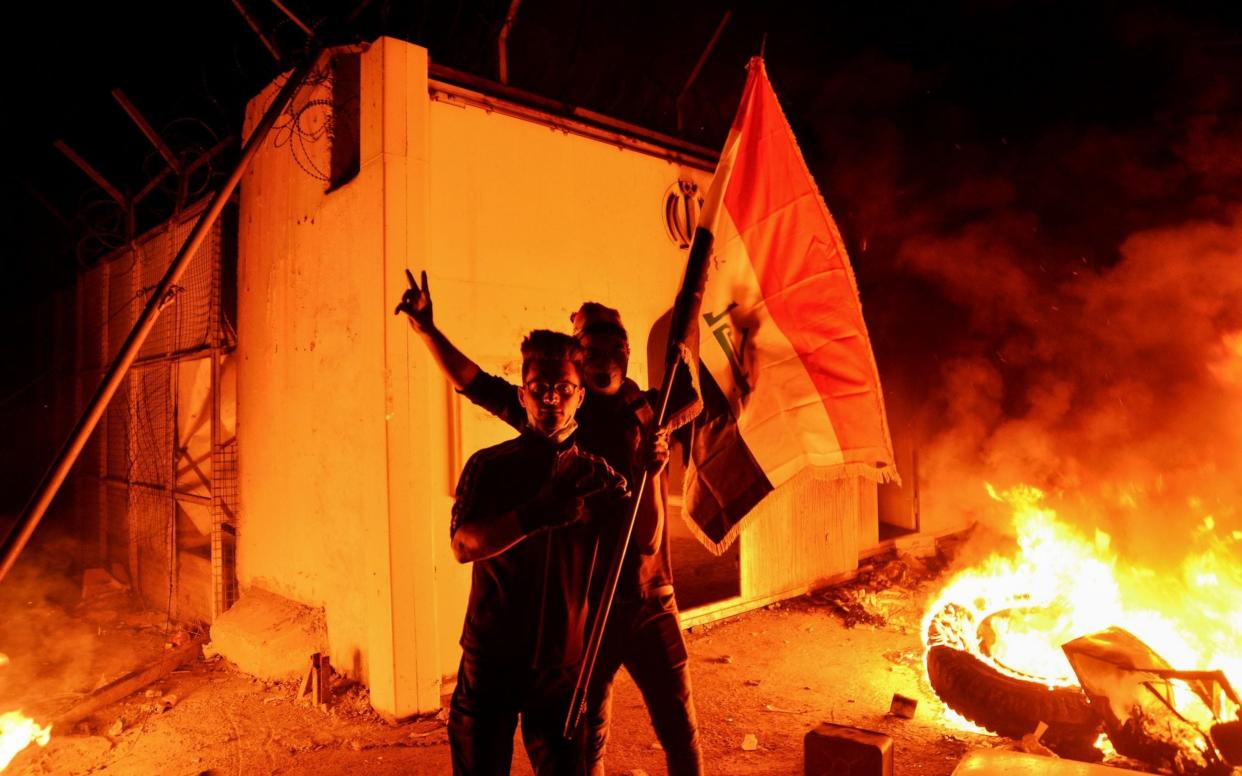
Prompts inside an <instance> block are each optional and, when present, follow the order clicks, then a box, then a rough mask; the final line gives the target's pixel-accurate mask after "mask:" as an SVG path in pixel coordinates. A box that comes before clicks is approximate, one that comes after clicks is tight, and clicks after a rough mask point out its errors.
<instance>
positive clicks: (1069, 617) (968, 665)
mask: <svg viewBox="0 0 1242 776" xmlns="http://www.w3.org/2000/svg"><path fill="white" fill-rule="evenodd" d="M989 492H990V493H991V494H992V496H993V497H994V498H996V499H998V500H1002V501H1004V502H1006V503H1007V504H1008V505H1009V506H1010V507H1011V508H1012V509H1013V527H1014V534H1015V539H1016V546H1015V547H1014V548H1013V549H1012V550H1009V551H1006V552H1001V553H993V554H992V555H990V556H988V557H987V558H986V559H984V560H983V561H982V562H980V563H979V564H977V565H975V566H973V567H972V568H970V569H967V570H966V571H963V572H961V573H959V574H957V575H955V576H953V577H952V578H951V579H950V580H949V582H948V583H947V584H946V585H945V587H944V589H943V590H942V591H941V592H940V594H939V595H938V596H937V597H936V599H935V601H934V603H933V604H932V606H931V607H929V609H928V611H927V613H926V615H925V617H924V622H923V624H924V628H923V633H924V638H925V640H926V641H925V643H926V646H927V652H926V662H925V666H926V668H927V671H928V679H929V681H930V683H931V684H932V687H933V688H935V690H936V692H937V693H938V694H939V695H940V696H941V698H942V700H944V701H945V702H946V704H948V705H950V706H952V707H953V708H954V709H955V710H956V711H957V712H959V713H961V714H962V715H963V716H965V717H967V718H969V719H970V720H971V721H973V722H975V723H977V724H980V725H983V726H984V727H986V728H988V729H990V730H992V731H994V732H997V733H1000V734H1002V735H1006V736H1010V737H1014V738H1021V737H1023V736H1025V735H1029V734H1030V732H1031V731H1033V730H1034V729H1035V728H1036V727H1037V726H1038V724H1039V723H1040V722H1044V723H1046V724H1047V725H1048V733H1047V734H1046V735H1045V737H1044V739H1043V740H1044V743H1045V744H1046V745H1048V746H1049V747H1051V748H1052V749H1054V750H1056V751H1058V752H1059V753H1062V754H1065V755H1068V756H1073V757H1079V758H1084V759H1086V758H1091V757H1094V758H1096V759H1098V758H1099V757H1101V756H1102V754H1101V753H1100V751H1099V748H1098V747H1097V746H1096V744H1097V739H1098V737H1099V732H1100V729H1101V727H1102V726H1103V727H1105V728H1108V729H1109V732H1110V733H1114V734H1118V733H1119V732H1120V731H1121V730H1122V728H1123V727H1124V725H1125V724H1126V723H1125V718H1124V717H1122V716H1119V715H1115V714H1114V715H1112V716H1108V715H1104V714H1103V713H1102V711H1103V708H1102V707H1101V708H1100V709H1096V708H1093V706H1092V704H1091V703H1089V702H1088V701H1087V697H1086V695H1085V694H1084V693H1083V691H1082V689H1081V688H1080V687H1079V686H1078V677H1077V676H1075V671H1074V670H1073V668H1071V665H1070V663H1069V661H1068V660H1067V659H1066V654H1065V651H1063V649H1062V647H1063V645H1067V644H1068V643H1069V642H1072V641H1074V640H1075V639H1081V638H1082V637H1084V636H1088V635H1092V634H1095V637H1096V638H1099V637H1100V635H1101V633H1102V632H1105V633H1108V632H1117V631H1120V629H1124V631H1128V634H1127V635H1128V636H1129V638H1131V639H1133V640H1134V642H1135V643H1139V644H1142V645H1143V648H1144V650H1145V652H1144V654H1148V653H1150V654H1152V655H1160V656H1161V657H1162V659H1161V660H1160V661H1159V663H1158V664H1154V663H1153V664H1152V665H1133V666H1131V667H1132V668H1138V669H1151V670H1154V671H1157V672H1160V671H1171V670H1172V669H1170V668H1169V666H1170V665H1172V666H1178V667H1182V668H1212V669H1223V670H1222V671H1220V673H1219V675H1220V677H1221V679H1222V680H1223V681H1222V682H1218V684H1227V683H1228V676H1230V675H1231V676H1232V677H1233V678H1234V682H1235V684H1236V681H1237V677H1238V676H1239V675H1242V621H1240V620H1239V618H1240V617H1242V568H1240V567H1239V564H1238V563H1237V561H1236V552H1237V550H1238V546H1239V543H1240V541H1239V540H1240V539H1242V536H1239V535H1238V533H1237V532H1234V533H1232V534H1230V535H1228V536H1226V537H1223V538H1222V537H1220V536H1218V535H1217V531H1216V525H1215V521H1214V520H1213V519H1212V518H1211V516H1205V517H1204V518H1203V519H1202V521H1201V523H1200V525H1199V526H1198V528H1196V529H1195V531H1194V532H1192V535H1190V536H1187V537H1186V544H1187V545H1192V546H1193V551H1192V552H1191V553H1190V554H1189V555H1188V556H1187V557H1186V558H1185V559H1183V560H1182V562H1181V563H1180V565H1179V566H1178V570H1177V571H1174V572H1168V573H1159V572H1157V571H1154V570H1152V569H1149V568H1143V567H1139V566H1136V565H1133V564H1126V563H1124V562H1122V561H1121V560H1120V559H1119V558H1118V557H1117V555H1116V553H1115V552H1114V551H1113V550H1112V548H1111V545H1112V542H1111V539H1110V537H1109V536H1108V535H1106V534H1104V533H1102V532H1098V531H1097V532H1096V533H1095V534H1094V535H1093V536H1091V537H1089V538H1088V537H1087V536H1086V535H1084V534H1083V533H1082V532H1080V531H1078V530H1076V529H1074V528H1073V527H1071V526H1069V525H1066V524H1065V523H1063V522H1061V521H1059V520H1058V519H1057V516H1056V514H1055V512H1053V511H1052V510H1050V509H1047V508H1045V507H1043V506H1042V500H1043V494H1042V493H1040V492H1039V491H1038V490H1036V489H1034V488H1029V487H1020V488H1015V489H1013V490H1010V491H1006V492H1004V493H996V492H995V491H993V490H992V489H991V488H989ZM1130 634H1133V635H1132V636H1131V635H1130ZM1127 643H1129V642H1127ZM1166 660H1167V662H1166ZM1148 673H1151V671H1148ZM1175 673H1185V672H1175ZM1200 673H1207V672H1200ZM1157 678H1160V682H1158V683H1157V682H1155V681H1153V680H1152V679H1151V677H1147V678H1146V679H1145V680H1144V681H1146V682H1147V685H1150V686H1147V685H1144V684H1142V682H1139V683H1138V684H1137V685H1136V684H1134V683H1133V682H1132V683H1130V684H1129V685H1127V686H1128V687H1130V688H1131V689H1133V687H1135V686H1138V687H1140V688H1141V689H1142V692H1143V693H1145V694H1147V695H1150V696H1151V698H1150V700H1151V701H1152V703H1153V704H1156V705H1154V706H1151V707H1150V708H1149V709H1148V716H1159V715H1160V714H1162V713H1167V714H1168V715H1169V716H1170V717H1171V718H1173V719H1176V720H1178V721H1179V724H1180V723H1181V719H1180V718H1179V716H1178V715H1180V717H1183V718H1184V725H1183V727H1184V728H1185V731H1186V732H1185V734H1184V735H1179V736H1178V737H1176V738H1175V739H1173V743H1174V744H1175V749H1177V750H1179V751H1182V752H1183V754H1184V755H1185V757H1184V758H1183V759H1185V760H1187V761H1190V762H1192V763H1193V765H1192V769H1193V768H1194V767H1197V768H1198V769H1199V771H1200V772H1204V771H1207V770H1210V768H1211V764H1210V762H1209V761H1210V757H1209V758H1204V757H1203V756H1202V753H1203V752H1204V751H1206V749H1207V748H1208V747H1210V743H1207V742H1206V741H1205V739H1206V737H1207V734H1208V731H1209V729H1210V728H1212V726H1213V725H1216V726H1220V725H1221V724H1224V725H1233V724H1235V723H1234V722H1233V721H1234V720H1236V718H1237V716H1238V704H1237V701H1236V698H1233V697H1228V695H1227V694H1226V695H1219V694H1218V696H1213V697H1214V700H1213V702H1212V704H1207V703H1205V702H1204V701H1203V697H1204V692H1200V691H1197V690H1196V686H1197V685H1195V684H1194V683H1193V682H1186V681H1182V680H1179V679H1177V678H1176V677H1172V676H1165V677H1163V678H1161V677H1157ZM1088 689H1089V690H1090V689H1091V688H1088ZM1200 689H1201V688H1200ZM1097 695H1098V693H1097ZM1110 697H1111V696H1110ZM1097 702H1099V701H1097ZM1165 727H1166V728H1167V727H1168V725H1166V726H1165ZM1194 731H1199V732H1198V733H1197V734H1196V733H1194ZM1224 732H1225V733H1230V731H1228V730H1227V731H1224ZM1218 737H1219V736H1218ZM1113 743H1114V744H1115V745H1117V748H1118V750H1123V749H1130V750H1131V751H1133V750H1134V748H1133V747H1132V746H1126V745H1125V744H1123V743H1119V742H1118V741H1116V740H1114V741H1113ZM1220 748H1221V750H1222V751H1223V750H1224V749H1225V748H1226V747H1225V746H1221V747H1220ZM1151 751H1153V752H1154V751H1155V750H1151ZM1123 753H1124V752H1123ZM1160 759H1167V758H1160Z"/></svg>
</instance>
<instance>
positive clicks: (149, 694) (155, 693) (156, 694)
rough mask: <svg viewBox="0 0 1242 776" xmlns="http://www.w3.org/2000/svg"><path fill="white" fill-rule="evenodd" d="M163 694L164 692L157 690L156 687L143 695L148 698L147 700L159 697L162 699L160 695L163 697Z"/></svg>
mask: <svg viewBox="0 0 1242 776" xmlns="http://www.w3.org/2000/svg"><path fill="white" fill-rule="evenodd" d="M162 694H163V693H162V691H160V690H157V689H155V688H154V687H152V688H150V689H148V690H147V691H146V692H144V693H143V696H144V697H147V698H158V697H160V695H162Z"/></svg>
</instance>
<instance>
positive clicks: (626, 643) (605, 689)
mask: <svg viewBox="0 0 1242 776" xmlns="http://www.w3.org/2000/svg"><path fill="white" fill-rule="evenodd" d="M687 658H688V656H687V653H686V642H685V639H683V638H682V634H681V623H680V622H679V621H678V619H677V602H676V600H675V599H674V597H673V594H672V593H669V594H667V595H662V596H652V597H648V598H639V599H630V600H624V599H621V598H618V599H617V601H616V602H615V603H614V604H613V608H612V611H611V613H610V614H609V616H608V625H607V627H606V629H605V633H604V638H603V641H602V642H601V643H600V651H599V660H598V662H597V663H596V666H595V671H594V674H593V677H592V680H591V692H590V694H589V699H588V701H589V702H588V706H587V731H586V732H587V736H586V738H587V753H586V755H587V760H588V762H589V764H590V770H589V773H591V774H592V775H593V776H602V775H603V773H604V762H603V761H604V750H605V748H606V746H607V742H608V724H609V717H610V714H611V711H612V683H613V679H614V677H615V676H616V673H617V669H618V668H620V667H621V666H625V670H626V671H627V672H629V674H630V677H631V678H632V679H633V680H634V684H636V685H637V686H638V690H639V692H641V693H642V695H643V701H644V702H646V704H647V712H648V713H649V714H650V715H651V725H652V727H654V728H655V733H656V737H657V738H658V739H659V740H660V745H661V746H662V747H664V757H665V760H666V761H667V763H668V772H669V774H670V776H699V775H700V774H702V773H703V754H702V752H701V751H700V749H699V727H698V721H697V720H696V718H695V713H694V701H693V700H692V699H691V697H690V673H689V671H688V669H687V666H686V663H687Z"/></svg>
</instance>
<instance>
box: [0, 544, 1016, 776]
mask: <svg viewBox="0 0 1242 776" xmlns="http://www.w3.org/2000/svg"><path fill="white" fill-rule="evenodd" d="M931 571H934V569H931V570H929V569H928V568H927V567H926V566H925V565H924V564H923V563H922V562H921V561H917V560H911V559H902V560H896V561H894V560H892V559H879V560H878V561H876V562H875V563H874V564H873V565H872V566H871V567H869V568H867V569H864V574H863V576H862V578H861V581H860V582H858V583H855V584H853V585H848V586H843V587H838V588H832V589H827V590H823V591H818V592H816V593H812V594H808V595H806V596H802V597H799V598H796V599H792V600H789V601H786V602H783V603H781V604H774V605H772V606H769V607H767V608H766V609H762V610H758V611H753V612H750V613H747V614H743V615H740V616H737V617H734V618H731V619H729V620H726V621H722V622H717V623H714V624H711V625H707V626H700V627H697V628H694V629H693V630H692V631H691V632H689V633H687V642H688V645H689V651H690V655H691V667H692V676H693V682H694V692H695V699H696V703H697V706H698V713H699V721H700V728H701V735H702V743H703V753H704V756H705V759H706V763H707V767H708V772H709V773H716V774H797V773H801V772H802V771H803V750H802V747H803V737H804V736H805V734H806V733H807V731H809V730H811V729H812V728H814V727H815V726H816V725H817V724H818V723H820V722H822V721H831V722H835V723H839V724H845V725H853V726H858V727H862V728H866V729H869V730H874V731H879V732H881V733H885V734H887V735H889V736H891V737H892V739H893V754H894V765H895V768H894V773H897V774H901V775H902V776H905V775H907V774H908V775H910V776H942V775H943V774H949V773H951V772H952V770H953V768H954V766H955V765H956V763H957V762H958V761H959V760H960V758H961V757H962V756H963V754H964V753H965V752H966V751H967V749H968V748H969V747H972V746H976V747H990V746H1008V745H1009V743H1008V742H1004V741H1002V740H999V739H996V738H993V737H990V736H985V735H978V734H974V733H966V732H958V731H956V730H954V729H953V728H952V727H950V726H949V725H948V724H947V723H946V722H945V721H944V720H943V719H942V717H941V712H942V706H941V705H940V703H939V702H938V701H937V700H936V698H935V695H934V693H932V691H931V689H930V688H929V687H928V686H927V684H926V680H925V679H924V678H923V671H922V668H921V653H922V647H921V644H920V640H919V636H918V629H919V620H920V618H921V615H922V605H923V602H924V597H925V595H926V593H927V590H928V586H929V584H931V582H930V581H929V578H930V577H931V573H930V572H931ZM868 575H870V576H868ZM877 580H879V581H880V582H881V583H887V582H890V581H894V580H895V581H896V582H897V584H895V585H894V586H892V587H889V588H888V589H877V588H879V587H882V586H883V584H875V582H876V581H877ZM26 581H27V582H30V583H31V584H32V585H33V584H34V581H32V578H31V577H29V576H28V578H27V580H26ZM6 587H8V586H6ZM13 590H14V588H13V587H9V590H8V593H7V595H5V596H2V597H0V606H4V609H5V611H7V612H8V614H9V616H7V617H6V618H5V620H6V623H5V627H4V629H3V633H0V651H6V652H7V653H8V654H9V656H10V658H11V661H12V663H11V666H10V667H9V668H6V669H2V670H0V711H3V710H8V709H10V708H12V707H14V706H15V705H16V706H24V707H25V708H26V710H27V711H28V712H29V713H35V712H38V713H41V714H42V715H44V718H45V719H46V718H50V717H51V716H54V715H55V713H57V711H58V710H63V709H64V708H65V707H66V706H67V705H71V704H72V702H74V701H75V700H79V699H80V698H81V697H84V696H85V694H86V693H87V692H89V690H90V689H91V688H92V687H97V686H99V685H100V684H103V683H104V682H106V681H108V680H110V679H111V678H114V677H115V676H116V675H119V674H120V673H123V672H124V671H125V670H127V669H129V668H132V667H134V666H135V665H139V664H142V662H143V660H141V659H140V658H142V657H143V656H145V658H146V661H147V662H149V661H150V659H151V658H152V657H154V656H155V655H157V654H158V653H159V650H160V649H162V647H163V644H164V643H165V642H166V641H167V640H168V639H175V637H176V634H175V632H174V631H173V630H171V629H172V628H173V626H172V624H171V623H168V622H166V621H165V620H163V619H161V618H159V617H158V616H154V615H152V614H151V613H142V612H134V611H132V609H127V608H125V607H124V606H122V601H121V600H120V594H119V593H117V592H116V591H112V590H108V589H104V590H103V591H102V592H101V591H100V590H95V591H93V595H92V596H90V597H88V599H87V600H82V599H81V594H80V591H78V590H76V589H74V588H73V586H72V585H68V584H66V583H64V582H63V581H62V582H61V583H59V584H54V585H52V586H51V588H50V589H44V590H41V591H40V590H34V589H26V590H22V595H20V596H18V597H19V598H21V599H23V600H15V599H14V595H15V594H14V593H13ZM41 596H42V597H41ZM75 599H77V600H75ZM869 621H870V622H869ZM847 622H848V623H852V624H853V627H847V625H846V623H847ZM53 625H54V627H53ZM19 631H20V632H23V633H28V634H31V636H32V637H33V636H37V635H38V634H44V635H45V636H48V635H50V634H54V635H50V637H48V638H37V639H36V638H31V639H28V640H26V642H25V643H24V644H23V643H15V642H20V641H21V640H20V639H16V640H15V639H14V638H13V636H12V634H14V633H16V632H19ZM56 645H60V647H59V648H58V647H57V646H56ZM121 645H124V648H123V649H122V648H119V647H120V646H121ZM15 647H16V648H15ZM69 649H72V650H73V652H74V653H75V654H76V655H77V656H78V659H76V660H71V659H70V654H69V652H68V650H69ZM208 654H210V650H209V651H208ZM83 655H87V656H89V660H87V661H86V666H87V667H86V668H84V669H80V670H77V671H76V672H75V673H68V674H67V673H65V672H63V671H62V672H59V673H57V672H56V671H55V670H54V669H55V668H56V667H57V666H61V665H69V664H70V663H73V664H75V665H78V666H81V665H82V664H83V660H82V656H83ZM126 661H128V664H125V663H126ZM23 663H24V664H25V665H24V668H26V669H27V670H28V671H35V672H37V674H38V676H39V679H38V680H37V681H29V682H18V681H17V678H18V676H19V675H20V674H19V673H12V672H18V671H20V669H19V668H18V667H19V666H22V664H23ZM4 672H11V673H9V674H8V681H7V682H6V681H4V680H5V676H6V675H5V673H4ZM66 687H68V688H69V691H66V690H65V688H66ZM335 690H336V692H335V694H334V697H333V699H332V704H331V706H330V707H329V708H328V709H327V710H322V709H318V708H314V707H311V706H309V705H304V704H298V703H296V702H295V700H294V696H295V691H296V688H295V687H294V686H292V685H285V684H266V683H263V682H260V681H257V680H253V679H251V678H250V677H248V676H246V675H244V674H241V673H240V672H238V671H237V670H235V669H234V668H232V667H231V666H230V665H229V664H228V663H227V661H225V660H223V659H221V658H219V657H215V658H207V659H202V660H198V661H196V662H194V663H193V664H191V665H189V666H187V667H186V668H185V669H183V670H180V671H177V672H176V673H174V674H172V675H171V676H169V677H167V679H165V680H163V681H161V682H158V683H157V684H155V685H153V686H151V687H150V688H148V690H147V691H145V692H139V693H136V694H135V695H133V696H131V697H129V698H128V699H126V700H125V701H122V702H120V703H118V704H116V705H114V706H111V707H109V708H107V709H105V710H103V711H101V712H100V713H98V714H96V715H95V716H93V717H92V718H90V719H89V720H88V721H87V722H86V723H83V724H80V725H78V726H76V727H75V729H73V730H56V729H54V730H53V733H52V739H51V742H50V744H49V745H48V746H47V747H45V748H38V747H34V746H32V747H30V748H28V749H27V750H26V751H24V752H22V753H21V754H20V755H18V757H17V758H16V759H15V760H14V761H13V763H12V765H11V766H10V767H9V769H8V771H7V773H15V774H86V773H97V772H105V773H115V774H150V773H162V774H202V773H213V774H229V775H232V774H259V773H273V774H275V773H300V774H336V773H342V772H353V773H367V774H387V773H392V774H398V773H401V774H443V773H448V772H449V754H448V744H447V737H446V732H445V727H444V723H443V718H444V714H443V712H442V713H441V714H440V715H438V716H437V715H429V716H428V717H425V718H420V719H416V720H411V721H408V722H406V723H404V724H400V725H395V726H394V725H389V724H386V723H384V722H383V721H381V720H380V719H379V718H378V717H376V716H375V715H374V714H373V713H372V712H371V711H370V708H369V705H368V703H367V697H366V691H365V688H362V687H360V686H357V685H353V686H349V684H348V683H347V682H346V683H342V684H341V685H339V686H337V687H336V688H335ZM894 693H901V694H903V695H906V696H909V697H911V698H915V699H917V701H918V707H917V711H916V713H915V715H914V718H913V719H902V718H899V717H894V716H889V715H888V710H889V707H890V702H891V700H892V697H893V694H894ZM165 707H167V708H165ZM614 720H615V721H614V726H613V730H612V737H611V742H610V744H609V750H608V759H607V763H608V772H609V773H610V774H642V773H647V774H659V773H663V772H664V765H663V753H662V752H661V751H660V749H659V747H658V744H657V743H656V739H655V735H654V733H653V732H652V730H651V726H650V723H649V722H648V719H647V714H646V709H645V707H644V706H643V703H642V700H641V698H640V696H639V694H638V691H637V690H636V689H635V687H634V685H633V684H632V683H631V682H630V681H629V678H628V677H627V676H625V675H624V672H622V674H621V676H620V677H619V680H618V686H617V691H616V693H615V700H614ZM513 772H514V773H515V774H529V773H530V768H529V765H528V764H527V763H526V760H525V754H524V752H523V751H522V750H521V746H520V743H519V744H518V745H517V747H516V754H515V757H514V767H513Z"/></svg>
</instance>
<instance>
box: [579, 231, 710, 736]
mask: <svg viewBox="0 0 1242 776" xmlns="http://www.w3.org/2000/svg"><path fill="white" fill-rule="evenodd" d="M713 239H714V237H713V235H712V233H711V231H709V230H708V229H706V228H705V227H702V226H699V227H697V228H695V230H694V239H693V240H692V241H691V243H690V258H689V259H688V260H687V261H686V275H685V277H684V278H683V279H682V282H681V289H680V290H679V291H678V292H677V300H676V301H675V302H674V303H673V317H672V326H671V327H670V329H669V333H668V353H667V354H666V356H665V364H664V379H663V380H662V381H661V384H660V397H659V399H658V400H657V403H656V404H657V410H656V416H655V424H654V425H653V426H652V431H653V432H654V431H656V430H658V429H659V428H660V427H662V426H663V425H664V421H665V419H666V418H667V416H668V401H669V395H670V394H671V393H672V389H673V378H674V377H675V376H676V374H677V368H678V366H680V364H681V360H682V359H681V357H680V354H681V347H680V346H681V345H682V343H684V342H685V341H686V337H687V336H688V335H689V333H690V332H691V330H692V329H691V327H693V326H696V325H697V320H696V319H697V318H698V312H699V303H700V301H701V300H702V298H703V284H704V282H705V280H706V278H707V257H708V256H709V255H710V254H711V250H712V241H713ZM650 478H651V474H650V472H649V471H648V470H647V469H646V467H644V468H643V473H642V476H641V477H639V479H638V487H636V488H635V489H634V502H633V505H632V506H631V508H630V517H629V520H628V521H627V522H626V524H625V528H624V530H623V531H622V533H621V541H620V542H618V544H617V547H616V549H615V551H614V552H613V556H612V564H611V565H610V566H609V568H608V577H607V580H606V581H605V583H604V590H603V592H602V593H601V594H600V604H599V608H598V609H597V610H596V612H597V614H596V616H595V618H594V619H593V620H592V623H591V636H590V638H589V639H588V640H587V644H586V647H585V649H584V651H583V656H582V666H581V668H579V670H578V681H577V683H576V684H575V685H574V692H573V695H572V696H571V697H570V701H569V713H568V714H567V715H566V717H565V727H564V730H563V731H562V732H563V734H564V736H565V738H573V737H574V734H575V733H576V732H577V730H578V727H579V725H580V724H581V723H582V716H583V714H584V713H585V712H586V706H587V688H588V687H589V686H590V684H591V675H592V673H594V671H595V661H596V659H597V658H598V657H599V646H600V642H601V641H602V640H603V637H604V628H605V626H606V625H607V624H608V613H609V612H610V611H611V610H612V602H613V598H614V597H615V596H616V592H617V582H618V580H619V579H620V577H621V566H622V564H623V563H624V562H625V554H626V551H627V550H628V549H629V546H630V536H631V535H632V534H633V533H634V523H635V522H636V521H637V519H638V510H639V505H640V504H641V503H642V498H643V493H644V492H645V491H646V489H647V484H648V480H649V479H650Z"/></svg>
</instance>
